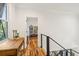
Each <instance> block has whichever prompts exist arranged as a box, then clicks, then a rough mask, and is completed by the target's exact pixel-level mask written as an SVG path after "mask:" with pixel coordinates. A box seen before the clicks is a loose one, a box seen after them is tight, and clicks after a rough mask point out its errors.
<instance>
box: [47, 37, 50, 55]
mask: <svg viewBox="0 0 79 59" xmlns="http://www.w3.org/2000/svg"><path fill="white" fill-rule="evenodd" d="M47 56H50V49H49V36H47Z"/></svg>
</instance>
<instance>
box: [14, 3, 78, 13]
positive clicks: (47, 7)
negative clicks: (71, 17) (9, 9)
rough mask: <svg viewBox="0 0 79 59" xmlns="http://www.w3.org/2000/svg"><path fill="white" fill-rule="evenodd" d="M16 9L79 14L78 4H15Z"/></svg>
mask: <svg viewBox="0 0 79 59" xmlns="http://www.w3.org/2000/svg"><path fill="white" fill-rule="evenodd" d="M15 6H16V7H20V8H32V9H41V10H44V11H68V12H78V13H79V3H16V4H15Z"/></svg>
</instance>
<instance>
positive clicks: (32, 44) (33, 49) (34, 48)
mask: <svg viewBox="0 0 79 59" xmlns="http://www.w3.org/2000/svg"><path fill="white" fill-rule="evenodd" d="M24 51H25V52H24V53H23V56H46V53H45V50H44V49H43V48H39V47H38V40H37V37H31V38H30V40H29V41H28V46H27V48H26V49H24Z"/></svg>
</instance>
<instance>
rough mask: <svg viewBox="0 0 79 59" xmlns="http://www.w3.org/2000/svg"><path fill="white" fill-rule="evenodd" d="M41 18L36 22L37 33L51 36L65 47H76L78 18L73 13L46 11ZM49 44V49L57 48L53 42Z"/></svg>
mask: <svg viewBox="0 0 79 59" xmlns="http://www.w3.org/2000/svg"><path fill="white" fill-rule="evenodd" d="M43 18H44V19H40V20H39V23H38V24H39V33H43V34H46V35H48V36H50V37H52V38H53V39H54V40H56V41H57V42H58V43H60V44H61V45H62V46H64V47H65V48H76V47H78V45H77V44H76V42H77V41H78V36H77V33H78V30H77V29H78V27H77V25H78V23H77V22H78V21H77V20H78V19H77V17H76V15H75V14H74V13H55V12H53V13H46V14H44V17H43ZM51 44H52V43H51ZM51 46H52V47H51V49H53V50H58V47H57V45H56V44H55V43H53V44H52V45H51Z"/></svg>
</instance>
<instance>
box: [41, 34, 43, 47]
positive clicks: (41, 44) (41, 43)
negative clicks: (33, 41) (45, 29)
mask: <svg viewBox="0 0 79 59" xmlns="http://www.w3.org/2000/svg"><path fill="white" fill-rule="evenodd" d="M42 47H43V46H42V34H41V48H42Z"/></svg>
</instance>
